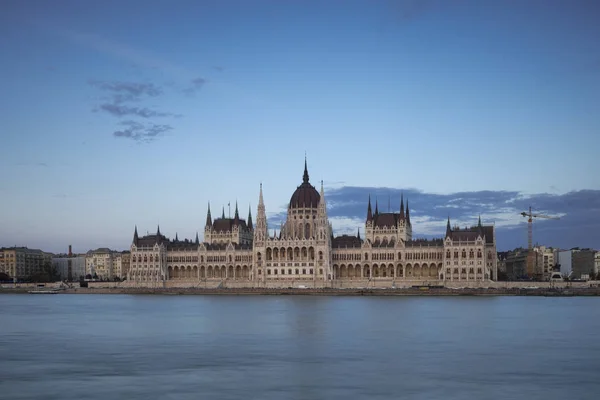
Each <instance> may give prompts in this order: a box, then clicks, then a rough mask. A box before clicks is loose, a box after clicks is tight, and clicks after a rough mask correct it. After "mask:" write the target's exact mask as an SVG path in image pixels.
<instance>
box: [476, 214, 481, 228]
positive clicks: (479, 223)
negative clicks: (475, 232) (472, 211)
mask: <svg viewBox="0 0 600 400" xmlns="http://www.w3.org/2000/svg"><path fill="white" fill-rule="evenodd" d="M477 227H478V228H481V214H480V215H479V221H477Z"/></svg>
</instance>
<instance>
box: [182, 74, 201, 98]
mask: <svg viewBox="0 0 600 400" xmlns="http://www.w3.org/2000/svg"><path fill="white" fill-rule="evenodd" d="M205 83H206V79H204V78H195V79H192V81H191V82H190V86H189V87H187V88H185V89H183V93H185V94H187V95H188V96H191V95H193V94H194V93H196V92H197V91H199V90H200V89H201V88H202V86H204V84H205Z"/></svg>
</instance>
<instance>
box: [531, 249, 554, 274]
mask: <svg viewBox="0 0 600 400" xmlns="http://www.w3.org/2000/svg"><path fill="white" fill-rule="evenodd" d="M533 251H534V252H535V253H536V257H535V258H534V262H535V268H534V269H535V271H536V274H537V275H538V276H540V275H541V277H542V279H543V280H548V279H550V275H551V274H552V272H553V271H554V268H555V265H556V262H555V260H554V254H555V249H553V248H552V247H546V246H536V247H534V248H533Z"/></svg>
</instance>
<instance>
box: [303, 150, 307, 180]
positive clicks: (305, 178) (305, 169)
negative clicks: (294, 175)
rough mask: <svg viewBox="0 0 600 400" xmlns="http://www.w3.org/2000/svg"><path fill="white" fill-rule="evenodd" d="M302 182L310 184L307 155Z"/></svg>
mask: <svg viewBox="0 0 600 400" xmlns="http://www.w3.org/2000/svg"><path fill="white" fill-rule="evenodd" d="M302 182H303V183H308V165H307V163H306V154H305V155H304V175H302Z"/></svg>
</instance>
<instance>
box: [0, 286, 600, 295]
mask: <svg viewBox="0 0 600 400" xmlns="http://www.w3.org/2000/svg"><path fill="white" fill-rule="evenodd" d="M53 286H58V285H48V286H47V287H48V288H50V287H53ZM32 289H33V288H32V287H31V286H29V285H22V286H12V285H2V287H1V288H0V293H27V292H28V291H30V290H32ZM59 293H60V294H132V295H134V294H137V295H149V294H154V295H312V296H552V297H561V296H562V297H567V296H600V286H599V285H598V284H597V283H591V284H590V283H588V284H586V285H573V286H570V285H561V286H558V287H556V286H550V285H543V286H531V284H530V285H529V286H523V285H505V286H497V287H455V288H452V287H438V286H413V287H402V288H368V287H367V288H347V289H339V288H297V287H296V288H294V287H290V288H252V287H246V288H222V287H205V288H203V287H198V286H196V287H156V288H148V287H131V286H129V287H125V286H121V287H115V286H112V287H106V286H104V287H102V286H95V287H94V286H92V287H88V288H81V287H77V286H73V287H71V288H65V289H64V290H62V291H60V292H59Z"/></svg>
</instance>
